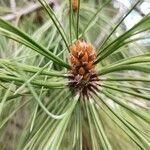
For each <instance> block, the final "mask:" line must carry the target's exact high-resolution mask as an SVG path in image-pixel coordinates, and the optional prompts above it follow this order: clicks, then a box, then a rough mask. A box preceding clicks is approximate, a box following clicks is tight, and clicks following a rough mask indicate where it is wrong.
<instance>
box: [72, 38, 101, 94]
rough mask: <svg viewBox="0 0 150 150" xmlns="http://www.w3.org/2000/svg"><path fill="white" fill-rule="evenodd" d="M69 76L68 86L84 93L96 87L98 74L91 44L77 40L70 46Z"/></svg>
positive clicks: (94, 53)
mask: <svg viewBox="0 0 150 150" xmlns="http://www.w3.org/2000/svg"><path fill="white" fill-rule="evenodd" d="M70 50H71V56H70V62H71V78H70V87H72V88H73V89H75V90H76V91H78V92H79V91H80V93H82V94H83V96H84V95H85V94H87V93H88V91H89V90H90V91H91V90H92V89H91V88H95V89H97V88H96V84H97V81H98V80H99V79H98V76H97V74H96V72H95V64H94V62H95V61H96V52H95V49H94V48H93V46H92V45H91V44H89V43H87V42H85V41H81V40H78V41H76V42H75V44H73V45H72V46H71V47H70Z"/></svg>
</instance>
